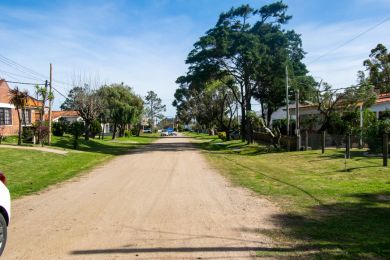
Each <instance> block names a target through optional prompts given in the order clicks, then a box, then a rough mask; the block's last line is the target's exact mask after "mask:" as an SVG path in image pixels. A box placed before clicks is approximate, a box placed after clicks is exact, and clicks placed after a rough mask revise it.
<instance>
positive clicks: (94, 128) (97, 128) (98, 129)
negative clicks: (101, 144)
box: [89, 120, 102, 138]
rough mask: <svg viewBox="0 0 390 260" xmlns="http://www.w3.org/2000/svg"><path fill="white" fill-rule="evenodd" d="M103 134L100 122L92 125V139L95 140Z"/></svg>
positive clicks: (93, 122)
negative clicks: (98, 135)
mask: <svg viewBox="0 0 390 260" xmlns="http://www.w3.org/2000/svg"><path fill="white" fill-rule="evenodd" d="M101 132H102V126H101V124H100V122H99V121H97V120H94V121H92V123H91V130H90V131H89V133H90V137H92V138H95V136H96V135H97V134H99V133H101Z"/></svg>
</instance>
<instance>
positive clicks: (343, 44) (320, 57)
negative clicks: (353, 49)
mask: <svg viewBox="0 0 390 260" xmlns="http://www.w3.org/2000/svg"><path fill="white" fill-rule="evenodd" d="M389 20H390V17H388V18H386V19H385V20H383V21H381V22H379V23H377V24H375V25H374V26H371V27H370V28H368V29H367V30H365V31H363V32H361V33H359V34H358V35H356V36H355V37H353V38H352V39H349V40H348V41H346V42H344V43H342V44H340V45H339V46H337V47H336V48H334V49H331V50H330V51H328V52H326V53H324V54H322V55H321V56H319V57H317V58H315V59H313V60H311V61H309V62H308V63H307V64H312V63H313V62H315V61H318V60H319V59H322V58H323V57H325V56H327V55H329V54H331V53H333V52H334V51H336V50H338V49H340V48H341V47H344V46H345V45H347V44H349V43H351V42H353V41H354V40H356V39H357V38H359V37H361V36H362V35H364V34H366V33H368V32H369V31H372V30H374V29H375V28H377V27H378V26H380V25H382V24H384V23H386V22H387V21H389Z"/></svg>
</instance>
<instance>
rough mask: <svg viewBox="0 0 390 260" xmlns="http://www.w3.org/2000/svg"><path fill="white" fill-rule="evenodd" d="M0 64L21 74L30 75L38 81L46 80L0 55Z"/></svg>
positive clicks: (42, 76) (44, 77)
mask: <svg viewBox="0 0 390 260" xmlns="http://www.w3.org/2000/svg"><path fill="white" fill-rule="evenodd" d="M0 62H2V63H4V64H6V65H8V66H10V67H12V68H14V69H16V70H18V71H20V72H22V73H26V74H30V75H32V76H33V77H35V78H37V79H40V80H42V79H46V76H44V75H42V74H40V73H38V72H36V71H34V70H32V69H30V68H28V67H26V66H23V65H21V64H19V63H17V62H16V61H13V60H11V59H9V58H7V57H5V56H3V55H1V54H0Z"/></svg>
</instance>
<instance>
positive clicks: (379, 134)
mask: <svg viewBox="0 0 390 260" xmlns="http://www.w3.org/2000/svg"><path fill="white" fill-rule="evenodd" d="M385 133H387V134H388V133H390V119H387V120H380V121H377V122H375V123H373V124H372V125H371V126H369V127H368V128H367V130H366V132H365V138H366V141H367V144H368V148H369V150H370V152H371V153H380V152H382V146H383V140H382V138H383V134H385Z"/></svg>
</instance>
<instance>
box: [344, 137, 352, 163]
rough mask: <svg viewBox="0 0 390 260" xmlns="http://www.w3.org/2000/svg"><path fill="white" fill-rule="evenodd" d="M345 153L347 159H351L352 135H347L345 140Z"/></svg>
mask: <svg viewBox="0 0 390 260" xmlns="http://www.w3.org/2000/svg"><path fill="white" fill-rule="evenodd" d="M345 152H346V155H347V156H346V158H347V159H351V135H350V134H347V136H346V138H345Z"/></svg>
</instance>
